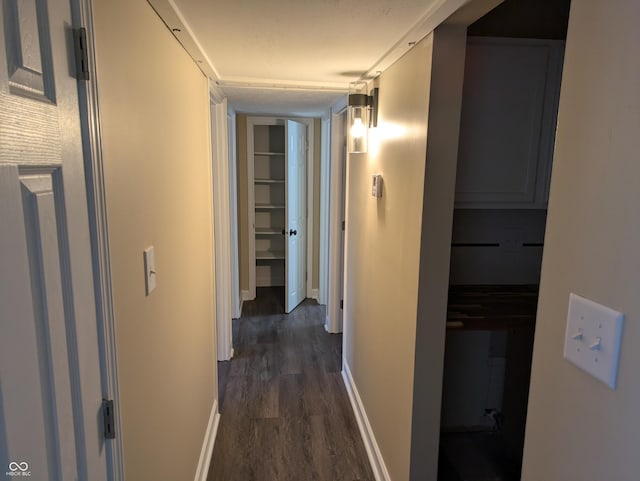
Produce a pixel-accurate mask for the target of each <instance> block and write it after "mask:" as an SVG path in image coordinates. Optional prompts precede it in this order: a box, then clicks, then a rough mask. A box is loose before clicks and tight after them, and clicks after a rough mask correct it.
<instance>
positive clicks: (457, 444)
mask: <svg viewBox="0 0 640 481" xmlns="http://www.w3.org/2000/svg"><path fill="white" fill-rule="evenodd" d="M568 10H569V2H568V1H566V2H555V3H554V5H549V6H546V7H545V6H544V5H542V6H541V5H539V2H538V4H537V5H535V6H534V5H533V3H532V2H528V1H525V2H515V1H510V0H507V1H505V2H504V3H503V4H502V5H501V6H499V7H497V8H496V9H494V10H493V11H492V12H490V13H489V14H487V15H486V16H485V17H483V18H481V19H479V20H478V21H477V22H476V23H474V24H472V25H471V26H470V27H469V29H468V34H469V37H468V42H467V52H466V61H465V80H464V89H463V102H462V116H461V124H460V140H459V151H458V169H457V180H456V198H455V210H454V217H453V232H452V248H451V263H450V288H449V301H448V310H447V330H446V341H445V358H444V375H443V391H442V409H441V435H440V456H439V469H438V479H439V481H460V480H467V481H480V480H488V479H490V480H492V481H516V480H519V479H520V470H521V465H522V453H523V446H524V434H525V424H526V415H527V401H528V390H529V378H530V373H531V358H532V352H533V339H534V332H535V319H536V308H537V296H538V285H539V282H540V269H541V262H542V253H543V248H544V230H545V221H546V204H547V199H548V193H549V179H550V174H551V163H552V158H553V143H554V134H555V125H556V116H557V105H558V98H559V87H560V78H561V69H562V53H563V45H564V42H563V41H564V38H566V26H567V23H568ZM532 12H533V13H532Z"/></svg>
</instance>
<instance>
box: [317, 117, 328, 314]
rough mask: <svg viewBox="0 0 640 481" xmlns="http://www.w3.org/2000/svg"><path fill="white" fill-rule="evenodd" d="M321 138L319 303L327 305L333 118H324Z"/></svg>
mask: <svg viewBox="0 0 640 481" xmlns="http://www.w3.org/2000/svg"><path fill="white" fill-rule="evenodd" d="M320 135H321V138H320V186H319V187H320V236H319V237H320V238H319V239H318V240H319V243H320V245H319V262H318V268H319V270H320V273H319V276H318V278H319V282H318V303H319V304H323V305H326V304H327V301H328V297H329V292H328V291H329V215H330V212H329V206H330V201H329V199H330V191H329V189H330V185H331V182H330V179H329V176H330V173H331V156H330V152H331V118H330V117H329V116H325V117H323V118H322V129H321V134H320Z"/></svg>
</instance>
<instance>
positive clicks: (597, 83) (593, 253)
mask: <svg viewBox="0 0 640 481" xmlns="http://www.w3.org/2000/svg"><path fill="white" fill-rule="evenodd" d="M639 23H640V5H639V4H638V3H637V2H633V1H624V0H612V1H610V2H607V3H606V4H604V3H602V2H599V1H596V0H573V1H572V4H571V13H570V17H569V30H568V36H567V44H566V51H565V63H564V72H563V79H562V89H561V95H560V108H559V114H558V129H557V135H556V147H555V156H554V162H553V175H552V178H551V194H550V199H549V213H548V218H547V229H546V237H545V250H544V255H543V261H542V279H541V285H540V300H539V305H538V319H537V326H536V337H535V345H534V353H533V371H532V376H531V389H530V394H529V413H528V418H527V428H526V438H525V449H524V465H523V472H522V479H523V481H539V480H548V481H559V480H568V479H572V480H573V479H575V480H580V481H596V480H604V479H606V480H615V481H635V480H637V479H638V473H639V472H640V457H639V456H638V446H640V415H638V406H640V377H639V376H638V368H639V367H640V350H639V349H638V348H637V344H638V342H640V296H638V286H640V255H639V252H638V246H639V245H640V221H639V217H638V206H640V189H639V188H638V185H639V184H638V178H640V163H639V162H638V152H639V151H640V136H639V135H638V133H639V132H640V94H639V90H638V86H639V85H640V56H638V53H637V46H638V45H640V31H639V30H638V24H639ZM571 292H575V293H577V294H579V295H581V296H585V297H587V298H589V299H592V300H594V301H596V302H599V303H601V304H605V305H607V306H610V307H611V308H613V309H616V310H619V311H622V312H624V313H625V321H624V327H623V338H622V348H621V357H620V364H619V371H618V387H617V389H616V390H611V389H609V388H608V387H607V386H606V385H604V384H603V383H601V382H599V381H597V380H596V379H594V378H592V377H591V376H589V375H588V374H586V373H585V372H583V371H581V370H580V369H578V368H576V367H575V366H574V365H572V364H570V363H569V362H567V361H566V360H564V359H563V339H564V333H565V326H566V317H567V307H568V301H569V293H571Z"/></svg>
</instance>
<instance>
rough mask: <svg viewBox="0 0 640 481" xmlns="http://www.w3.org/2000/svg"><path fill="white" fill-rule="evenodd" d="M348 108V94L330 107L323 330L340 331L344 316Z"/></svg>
mask: <svg viewBox="0 0 640 481" xmlns="http://www.w3.org/2000/svg"><path fill="white" fill-rule="evenodd" d="M346 108H347V97H346V96H344V97H342V98H340V99H338V101H336V103H335V104H334V105H333V106H332V108H331V133H330V144H331V147H330V148H331V152H330V156H331V158H330V161H329V164H330V165H329V174H328V184H329V199H328V202H329V215H328V220H327V222H328V225H329V227H328V233H327V242H328V246H327V250H328V252H327V257H328V259H327V268H328V271H327V295H326V303H327V314H326V321H325V330H326V331H327V332H330V333H339V332H342V329H343V321H342V319H343V315H342V308H341V307H340V301H341V300H342V299H343V292H342V285H343V278H344V269H343V264H344V262H343V259H344V258H345V257H344V256H345V255H346V253H344V252H343V249H344V242H343V230H342V221H343V220H344V215H345V195H346V183H345V182H346V179H345V176H344V172H345V170H344V169H345V167H346V166H345V162H346V147H345V129H346V126H345V124H344V121H343V115H344V112H345V110H346Z"/></svg>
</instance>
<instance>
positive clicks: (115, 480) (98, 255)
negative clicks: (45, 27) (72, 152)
mask: <svg viewBox="0 0 640 481" xmlns="http://www.w3.org/2000/svg"><path fill="white" fill-rule="evenodd" d="M74 3H76V2H74ZM76 6H77V7H78V11H77V12H76V13H77V15H78V18H75V19H74V23H75V22H77V23H78V24H79V25H82V26H83V27H84V28H86V30H87V32H86V33H87V38H86V40H87V45H86V47H87V52H88V68H89V80H88V81H86V82H78V91H79V95H78V97H79V101H80V102H79V103H80V122H81V124H82V125H83V139H82V140H83V145H84V163H85V177H86V184H87V201H88V212H89V229H90V234H91V251H92V261H93V276H94V286H95V287H94V289H95V296H96V317H97V320H98V334H99V340H98V342H99V343H100V347H101V352H100V358H101V359H100V361H101V370H102V391H103V397H104V398H105V399H111V400H113V402H114V409H115V433H116V437H115V438H114V439H106V440H104V443H105V448H106V457H107V463H108V468H109V472H110V474H111V478H110V479H111V481H124V455H123V452H124V450H123V443H122V438H123V435H122V423H121V421H120V411H119V406H120V391H119V381H118V352H117V345H116V327H115V324H116V323H115V311H114V305H113V294H112V287H111V286H112V280H111V279H112V277H111V255H110V250H109V225H108V219H107V203H106V197H105V179H104V169H103V155H102V131H101V124H100V108H99V102H98V98H99V97H98V82H97V78H96V63H95V58H96V55H95V53H96V51H95V39H94V36H93V31H94V28H93V12H92V2H91V0H77V4H76Z"/></svg>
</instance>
